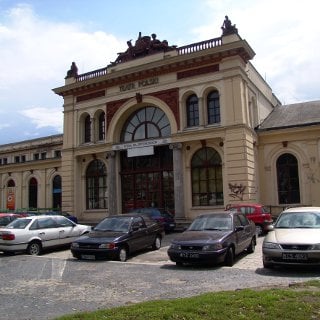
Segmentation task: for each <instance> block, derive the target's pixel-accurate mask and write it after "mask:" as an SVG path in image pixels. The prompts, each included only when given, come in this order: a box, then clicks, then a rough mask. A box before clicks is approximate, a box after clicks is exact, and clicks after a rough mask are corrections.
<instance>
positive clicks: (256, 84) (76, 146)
mask: <svg viewBox="0 0 320 320" xmlns="http://www.w3.org/2000/svg"><path fill="white" fill-rule="evenodd" d="M127 44H128V49H127V50H126V51H125V52H122V53H120V54H118V57H117V58H116V59H115V61H114V62H112V63H110V65H108V66H107V67H106V68H103V69H99V70H95V71H92V72H89V73H86V74H78V72H77V67H76V64H75V63H72V65H71V68H70V70H69V71H68V72H67V76H66V78H65V84H64V85H63V86H61V87H58V88H55V89H54V92H55V93H56V94H58V95H60V96H61V97H62V98H63V100H64V105H63V108H64V110H63V112H64V132H63V135H61V136H55V137H47V138H43V139H40V140H36V141H29V142H21V143H17V144H14V145H12V146H11V145H4V146H0V161H2V163H1V165H0V179H1V187H2V189H1V191H0V192H1V201H2V202H1V204H0V207H3V208H8V199H10V197H9V195H10V194H12V193H13V194H14V197H15V199H16V202H15V208H18V207H30V204H32V206H33V205H36V206H37V207H55V206H56V205H57V201H58V200H57V199H58V198H59V196H56V198H54V194H55V193H58V190H60V198H59V199H60V200H59V201H60V203H59V204H58V206H59V207H61V208H62V210H64V211H69V212H71V213H73V214H75V215H76V216H77V217H78V218H79V219H80V220H81V221H87V222H91V221H92V222H95V221H98V220H100V219H101V218H103V217H105V216H106V215H110V214H116V213H120V212H127V211H129V210H131V209H133V208H136V207H147V206H157V207H164V208H167V209H169V210H170V211H172V212H174V214H175V216H176V218H177V219H192V218H194V217H195V216H197V215H198V214H199V213H200V212H201V213H202V212H204V211H214V210H221V209H223V208H225V206H226V205H227V204H229V203H232V202H241V201H242V202H262V203H264V204H267V205H270V206H274V207H279V208H281V207H282V206H287V205H292V204H312V205H316V204H318V205H320V203H319V202H320V200H319V199H320V197H319V183H320V173H319V150H320V148H319V138H318V137H319V130H320V126H319V124H316V119H317V118H319V116H320V111H318V110H319V108H320V107H319V106H320V104H319V103H314V104H313V106H315V107H314V112H315V114H316V113H317V114H319V116H317V117H315V114H314V116H313V117H310V118H309V122H307V123H301V117H300V114H299V110H301V108H299V107H298V108H296V109H295V110H296V118H294V117H292V118H290V119H287V120H288V121H289V122H288V121H287V122H286V121H285V123H279V122H277V120H279V116H281V114H280V113H281V111H282V110H283V109H282V108H283V106H281V104H280V102H279V101H278V99H277V98H276V97H275V96H274V94H273V93H272V90H271V88H270V87H269V86H268V84H267V83H266V82H265V81H264V79H263V78H262V77H261V76H260V75H259V73H258V72H257V71H256V70H255V68H254V67H253V65H252V64H251V60H252V59H253V57H254V55H255V53H254V51H253V49H252V48H251V47H250V46H249V44H248V43H247V42H246V41H245V40H243V39H242V38H241V37H240V36H239V34H238V30H237V29H236V28H235V26H234V25H232V24H231V22H230V20H229V19H228V18H227V17H226V20H225V21H224V24H223V27H222V36H221V37H218V38H214V39H210V40H207V41H203V42H199V43H193V44H190V45H187V46H183V47H176V46H174V45H169V44H168V42H167V41H166V40H164V41H160V40H158V39H157V37H156V35H155V34H152V35H151V36H142V35H141V33H139V36H138V38H137V40H136V41H135V43H134V44H132V43H131V41H128V43H127ZM309 107H310V105H309ZM307 109H308V106H307ZM287 113H288V112H287ZM287 113H284V114H287ZM289 114H290V112H289ZM282 116H283V114H282ZM319 123H320V122H319ZM50 139H53V140H55V142H56V143H57V144H56V145H52V144H51V145H50V144H48V142H46V141H47V140H50ZM37 143H38V145H37ZM12 148H13V149H12ZM23 148H26V150H28V151H26V152H25V153H26V154H27V153H28V156H27V158H28V159H29V158H30V159H31V158H32V154H33V155H34V154H37V153H39V154H40V155H41V150H47V151H46V152H47V153H48V152H51V153H52V152H53V156H52V157H50V158H46V159H45V160H43V161H40V160H41V159H40V160H39V161H36V160H34V159H33V158H32V159H33V160H32V161H26V162H23V163H21V162H18V163H17V162H15V159H16V157H18V155H19V156H21V155H22V154H23ZM46 148H47V149H46ZM56 149H57V150H58V151H59V152H60V153H59V157H55V156H54V155H55V151H56ZM48 150H51V151H48ZM58 151H57V152H58ZM43 152H45V151H43ZM5 158H7V161H6V163H4V159H5ZM40 158H41V156H40ZM9 159H10V161H8V160H9ZM57 176H58V177H59V178H56V177H57ZM55 179H56V180H60V183H61V187H60V189H59V188H58V187H55V184H54V181H55ZM33 184H36V185H37V188H36V189H32V187H31V185H33ZM61 190H62V191H61ZM9 191H10V192H11V193H10V192H9ZM35 191H36V193H37V197H36V198H37V203H36V202H35V201H33V202H30V198H32V194H33V192H35ZM54 199H56V200H54ZM11 207H12V204H11Z"/></svg>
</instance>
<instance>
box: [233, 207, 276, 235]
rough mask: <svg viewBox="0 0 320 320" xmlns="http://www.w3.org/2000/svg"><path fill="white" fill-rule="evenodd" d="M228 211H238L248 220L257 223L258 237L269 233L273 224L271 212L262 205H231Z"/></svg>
mask: <svg viewBox="0 0 320 320" xmlns="http://www.w3.org/2000/svg"><path fill="white" fill-rule="evenodd" d="M227 210H237V211H238V212H242V213H243V214H245V215H246V217H247V218H248V219H250V220H251V221H253V222H254V223H255V225H256V231H257V234H258V235H263V234H265V233H267V232H268V230H267V226H269V225H270V224H272V222H273V219H272V216H271V213H270V210H269V209H268V208H267V207H266V206H264V205H263V204H260V203H237V204H231V205H229V206H227Z"/></svg>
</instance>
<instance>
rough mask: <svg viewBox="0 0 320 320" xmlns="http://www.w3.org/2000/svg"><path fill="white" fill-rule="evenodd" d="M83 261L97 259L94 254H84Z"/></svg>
mask: <svg viewBox="0 0 320 320" xmlns="http://www.w3.org/2000/svg"><path fill="white" fill-rule="evenodd" d="M81 259H85V260H95V259H96V257H95V256H94V255H93V254H82V255H81Z"/></svg>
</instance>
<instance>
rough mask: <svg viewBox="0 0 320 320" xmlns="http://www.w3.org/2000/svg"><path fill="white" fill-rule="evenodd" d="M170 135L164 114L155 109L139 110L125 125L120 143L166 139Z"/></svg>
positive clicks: (168, 123)
mask: <svg viewBox="0 0 320 320" xmlns="http://www.w3.org/2000/svg"><path fill="white" fill-rule="evenodd" d="M170 133H171V127H170V122H169V120H168V117H167V116H166V114H165V113H164V112H163V111H162V110H161V109H160V108H157V107H145V108H142V109H139V110H138V111H136V112H135V113H134V114H132V115H131V116H130V118H129V119H128V120H127V122H126V123H125V125H124V127H123V129H122V133H121V141H124V142H129V141H136V140H144V139H150V138H158V137H166V136H169V135H170Z"/></svg>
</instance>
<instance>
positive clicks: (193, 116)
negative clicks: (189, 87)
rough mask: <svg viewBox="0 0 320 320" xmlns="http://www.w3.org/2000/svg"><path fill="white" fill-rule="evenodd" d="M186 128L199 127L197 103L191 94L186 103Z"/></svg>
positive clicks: (195, 97)
mask: <svg viewBox="0 0 320 320" xmlns="http://www.w3.org/2000/svg"><path fill="white" fill-rule="evenodd" d="M186 112H187V126H188V127H194V126H198V125H199V103H198V97H197V96H196V95H195V94H193V95H191V96H190V97H188V99H187V101H186Z"/></svg>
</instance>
